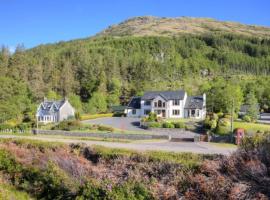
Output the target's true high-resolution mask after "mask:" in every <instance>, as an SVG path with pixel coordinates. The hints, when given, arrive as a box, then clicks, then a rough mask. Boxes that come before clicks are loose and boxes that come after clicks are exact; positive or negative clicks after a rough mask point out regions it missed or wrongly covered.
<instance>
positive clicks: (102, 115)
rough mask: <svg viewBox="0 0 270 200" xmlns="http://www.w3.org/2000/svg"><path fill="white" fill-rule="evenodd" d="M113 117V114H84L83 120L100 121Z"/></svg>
mask: <svg viewBox="0 0 270 200" xmlns="http://www.w3.org/2000/svg"><path fill="white" fill-rule="evenodd" d="M112 116H113V113H106V114H95V115H91V114H83V115H82V116H81V120H89V119H98V118H102V117H112Z"/></svg>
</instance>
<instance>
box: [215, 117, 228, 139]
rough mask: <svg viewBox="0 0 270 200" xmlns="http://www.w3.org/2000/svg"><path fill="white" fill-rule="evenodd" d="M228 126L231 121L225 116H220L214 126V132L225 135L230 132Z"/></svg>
mask: <svg viewBox="0 0 270 200" xmlns="http://www.w3.org/2000/svg"><path fill="white" fill-rule="evenodd" d="M230 128H231V122H230V120H229V119H226V118H221V119H220V120H219V121H218V125H217V128H216V133H217V134H219V135H226V134H229V133H230Z"/></svg>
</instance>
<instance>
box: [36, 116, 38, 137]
mask: <svg viewBox="0 0 270 200" xmlns="http://www.w3.org/2000/svg"><path fill="white" fill-rule="evenodd" d="M36 119H37V130H36V134H38V116H37V117H36Z"/></svg>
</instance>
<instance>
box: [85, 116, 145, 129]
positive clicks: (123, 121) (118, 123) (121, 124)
mask: <svg viewBox="0 0 270 200" xmlns="http://www.w3.org/2000/svg"><path fill="white" fill-rule="evenodd" d="M83 123H87V124H100V125H106V126H110V127H114V128H117V129H122V130H128V131H146V130H145V129H142V128H140V127H139V125H140V118H132V117H104V118H98V119H91V120H85V121H83Z"/></svg>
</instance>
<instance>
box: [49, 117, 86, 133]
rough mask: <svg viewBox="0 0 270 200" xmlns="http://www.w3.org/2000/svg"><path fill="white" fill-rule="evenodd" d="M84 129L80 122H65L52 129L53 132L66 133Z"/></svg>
mask: <svg viewBox="0 0 270 200" xmlns="http://www.w3.org/2000/svg"><path fill="white" fill-rule="evenodd" d="M81 128H82V124H81V122H80V121H78V120H64V121H62V122H60V123H59V124H57V125H56V126H54V127H52V130H64V131H71V130H79V129H81Z"/></svg>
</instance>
